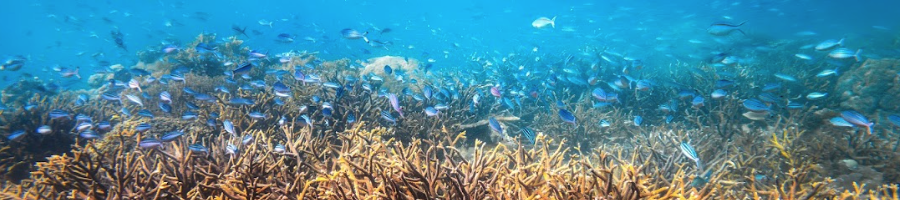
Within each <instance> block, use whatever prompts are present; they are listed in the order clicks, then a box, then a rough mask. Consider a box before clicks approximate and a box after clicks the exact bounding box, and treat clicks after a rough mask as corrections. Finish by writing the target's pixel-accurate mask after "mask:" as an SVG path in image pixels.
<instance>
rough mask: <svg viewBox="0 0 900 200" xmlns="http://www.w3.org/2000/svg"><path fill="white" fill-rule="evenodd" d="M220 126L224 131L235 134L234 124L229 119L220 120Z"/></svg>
mask: <svg viewBox="0 0 900 200" xmlns="http://www.w3.org/2000/svg"><path fill="white" fill-rule="evenodd" d="M222 126H223V127H224V128H225V132H228V133H229V134H231V135H235V132H234V124H233V123H231V121H229V120H227V119H226V120H225V121H222Z"/></svg>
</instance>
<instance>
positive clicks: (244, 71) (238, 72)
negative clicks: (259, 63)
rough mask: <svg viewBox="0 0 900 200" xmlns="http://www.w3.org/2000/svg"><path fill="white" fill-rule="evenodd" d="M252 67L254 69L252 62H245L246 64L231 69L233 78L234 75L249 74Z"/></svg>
mask: <svg viewBox="0 0 900 200" xmlns="http://www.w3.org/2000/svg"><path fill="white" fill-rule="evenodd" d="M252 69H253V65H252V64H250V63H244V64H242V65H241V66H240V67H238V68H237V69H234V70H231V74H232V75H231V77H232V78H233V77H234V75H244V74H249V73H250V70H252Z"/></svg>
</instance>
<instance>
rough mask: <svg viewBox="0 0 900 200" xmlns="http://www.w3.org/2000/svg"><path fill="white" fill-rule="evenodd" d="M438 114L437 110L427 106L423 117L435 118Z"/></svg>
mask: <svg viewBox="0 0 900 200" xmlns="http://www.w3.org/2000/svg"><path fill="white" fill-rule="evenodd" d="M439 112H440V111H438V110H437V109H435V108H434V107H431V106H428V107H426V108H425V115H427V116H429V117H431V116H436V115H438V113H439Z"/></svg>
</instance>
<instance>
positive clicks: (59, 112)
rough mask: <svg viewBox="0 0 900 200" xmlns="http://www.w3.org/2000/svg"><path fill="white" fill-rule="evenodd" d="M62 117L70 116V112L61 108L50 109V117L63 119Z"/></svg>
mask: <svg viewBox="0 0 900 200" xmlns="http://www.w3.org/2000/svg"><path fill="white" fill-rule="evenodd" d="M62 118H69V112H66V111H65V110H59V109H56V110H51V111H50V119H62ZM70 119H71V118H70Z"/></svg>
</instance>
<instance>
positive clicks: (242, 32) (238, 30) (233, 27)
mask: <svg viewBox="0 0 900 200" xmlns="http://www.w3.org/2000/svg"><path fill="white" fill-rule="evenodd" d="M231 30H233V31H234V33H236V34H238V35H244V37H250V36H249V35H247V27H244V28H241V27H240V26H238V25H231Z"/></svg>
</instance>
